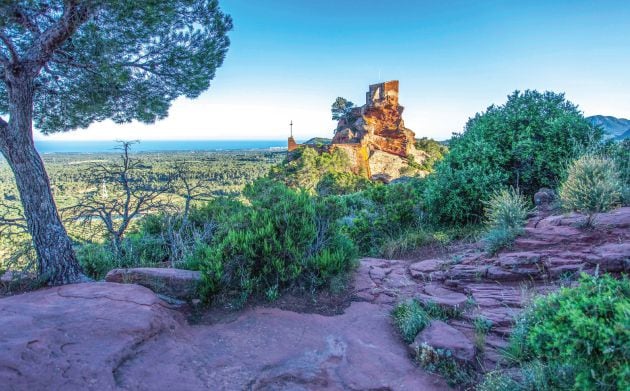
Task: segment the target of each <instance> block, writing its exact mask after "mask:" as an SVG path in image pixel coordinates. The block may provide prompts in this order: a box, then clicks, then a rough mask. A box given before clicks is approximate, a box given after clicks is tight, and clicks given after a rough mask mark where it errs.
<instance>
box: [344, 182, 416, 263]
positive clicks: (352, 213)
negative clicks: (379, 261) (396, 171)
mask: <svg viewBox="0 0 630 391" xmlns="http://www.w3.org/2000/svg"><path fill="white" fill-rule="evenodd" d="M422 189H423V181H422V180H421V179H412V180H410V181H408V182H401V183H391V184H389V185H375V186H373V187H371V188H369V189H367V190H364V191H362V192H359V193H355V194H349V195H346V196H341V197H337V200H338V202H339V203H340V204H341V205H342V206H343V208H344V209H345V217H344V219H343V222H344V230H345V231H346V232H347V233H348V235H349V236H350V238H351V239H352V241H353V242H354V243H355V244H356V245H357V247H358V248H359V251H360V252H361V254H366V255H382V252H383V247H384V246H385V245H386V244H387V243H388V242H389V243H390V244H391V243H392V242H395V241H398V240H401V241H403V240H404V241H407V243H402V247H405V248H407V246H408V244H410V243H412V242H413V243H416V244H420V243H424V239H425V238H424V235H423V233H422V228H423V227H422V220H423V218H424V212H423V211H422ZM394 247H396V245H395V243H394ZM394 252H395V251H394Z"/></svg>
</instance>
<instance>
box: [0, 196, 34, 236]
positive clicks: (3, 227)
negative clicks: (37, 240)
mask: <svg viewBox="0 0 630 391" xmlns="http://www.w3.org/2000/svg"><path fill="white" fill-rule="evenodd" d="M26 232H28V227H27V226H26V220H25V219H24V215H23V214H22V209H20V208H19V207H18V206H17V205H14V204H10V203H7V202H4V201H0V236H4V237H9V236H17V235H22V234H24V233H26Z"/></svg>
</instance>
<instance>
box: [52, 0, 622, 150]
mask: <svg viewBox="0 0 630 391" xmlns="http://www.w3.org/2000/svg"><path fill="white" fill-rule="evenodd" d="M220 4H221V6H222V8H223V9H224V11H225V12H227V13H229V14H231V15H232V17H233V19H234V26H235V27H234V31H233V32H232V33H231V40H232V45H231V48H230V51H229V53H228V56H227V58H226V61H225V63H224V65H223V67H222V68H220V69H219V70H218V72H217V76H216V78H215V80H214V81H213V83H212V86H211V88H210V89H209V90H208V91H207V92H206V93H204V94H203V95H202V96H201V97H200V98H198V99H196V100H186V99H181V100H178V101H176V102H175V103H174V105H173V107H172V108H171V113H170V116H169V118H167V119H166V120H163V121H160V122H158V123H156V124H152V125H142V124H135V123H132V124H127V125H114V124H112V123H111V122H107V121H106V122H103V123H99V124H95V125H93V126H92V127H90V128H89V129H87V130H85V129H84V130H78V131H76V132H71V133H68V134H65V135H56V136H53V138H52V139H74V140H77V139H106V140H109V139H114V138H140V139H282V138H285V137H286V136H287V133H288V123H289V120H293V122H294V123H295V127H294V130H295V135H296V137H297V138H298V139H306V138H310V137H313V136H330V135H331V134H332V129H333V128H334V127H335V124H334V122H333V121H332V120H331V119H330V104H331V103H332V101H333V100H334V99H335V97H337V96H344V97H346V98H348V99H350V100H352V101H353V102H355V103H359V104H361V103H363V100H364V99H365V98H364V97H365V91H366V90H367V86H368V85H369V84H371V83H376V82H378V81H385V80H391V79H398V80H400V102H401V104H402V105H403V106H405V113H404V118H405V123H406V126H407V127H409V128H411V129H412V130H414V131H415V132H416V135H417V136H419V137H420V136H428V137H433V138H436V139H446V138H448V137H450V134H451V133H452V132H454V131H461V129H462V128H463V126H464V124H465V122H466V120H467V119H468V118H469V117H471V116H473V115H474V114H475V113H476V112H478V111H482V110H484V109H485V108H486V107H487V106H489V105H490V104H492V103H497V104H501V103H503V102H504V101H505V99H506V96H507V95H508V94H509V93H510V92H512V91H514V90H516V89H519V90H523V89H528V88H529V89H538V90H552V91H556V92H565V93H566V95H567V98H568V99H569V100H571V101H573V102H574V103H576V104H578V105H579V106H580V108H581V109H582V110H583V111H584V113H585V114H586V115H593V114H606V115H615V116H619V117H626V118H627V117H630V1H629V0H625V1H612V0H611V1H605V0H604V1H595V0H591V1H580V0H573V1H564V0H563V1H508V0H504V1H498V0H497V1H483V0H479V1H472V0H471V1H407V0H389V1H384V0H380V1H376V0H363V1H355V0H345V1H344V0H337V1H329V0H319V1H289V0H268V1H262V0H261V1H253V0H220ZM40 138H41V137H40ZM48 138H49V139H51V138H50V137H48Z"/></svg>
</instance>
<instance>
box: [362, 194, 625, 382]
mask: <svg viewBox="0 0 630 391" xmlns="http://www.w3.org/2000/svg"><path fill="white" fill-rule="evenodd" d="M541 206H545V207H544V208H542V209H541V212H540V213H539V214H538V215H537V216H536V217H534V218H532V219H530V220H529V221H528V224H527V226H526V228H525V233H524V234H523V235H522V236H520V237H519V238H517V239H516V241H515V243H514V245H513V246H512V247H511V248H508V249H505V250H503V251H500V252H499V253H498V254H496V255H495V256H488V255H487V254H486V253H485V252H484V251H483V248H482V246H481V245H480V244H479V243H475V244H470V245H466V246H461V247H459V248H457V249H456V251H454V252H451V253H449V254H445V256H443V257H442V258H435V256H433V257H431V258H428V259H420V260H414V261H402V260H384V259H375V258H368V259H364V260H363V261H362V265H361V267H360V268H359V270H358V271H357V275H356V278H355V298H356V300H365V301H368V302H377V303H385V304H391V305H393V304H395V303H397V302H400V301H403V300H408V299H409V298H415V299H417V300H420V301H421V302H425V303H427V302H433V303H435V304H438V305H440V306H442V307H445V308H446V309H457V310H458V311H461V314H462V315H461V317H460V318H458V319H452V320H449V321H448V325H449V326H450V327H452V328H454V329H457V330H458V331H459V333H458V334H457V335H458V337H457V338H456V339H457V340H458V343H457V346H458V347H457V348H456V349H455V351H454V352H453V353H454V354H455V353H456V351H459V350H460V348H459V346H464V347H466V351H467V352H468V355H466V356H462V357H459V358H458V359H460V360H461V361H468V360H466V359H464V358H465V357H470V355H469V352H470V350H469V347H470V346H472V344H473V341H476V339H477V337H478V336H477V335H476V331H475V326H474V322H475V321H479V320H480V319H482V320H484V321H487V322H488V324H489V325H490V330H489V332H488V334H487V335H486V336H485V337H484V338H483V341H484V342H483V346H480V347H478V349H479V348H480V351H479V352H477V355H476V357H475V362H476V361H477V360H478V362H479V363H478V366H479V368H480V369H483V370H491V369H493V368H495V367H496V366H497V365H499V364H501V362H502V360H503V358H502V355H501V353H500V352H501V349H503V348H504V347H505V346H506V343H507V342H506V341H507V336H508V335H509V334H510V332H511V330H512V327H513V324H514V318H515V317H516V316H517V315H518V314H519V313H520V312H521V311H522V309H523V307H524V305H525V304H526V303H527V302H529V301H530V300H531V298H532V297H533V296H535V295H538V294H545V293H549V292H551V291H553V290H555V289H557V288H558V287H559V286H560V285H561V284H567V283H572V282H573V281H575V280H576V278H577V277H578V275H579V273H582V272H583V273H595V272H596V271H597V272H600V273H601V272H610V273H628V272H629V271H630V229H629V228H630V207H625V208H619V209H617V210H614V211H612V212H610V213H602V214H599V215H597V216H596V228H595V229H582V228H579V226H580V224H581V223H582V222H583V220H584V218H585V216H583V215H579V214H570V215H558V216H548V215H547V213H548V212H547V209H546V205H541ZM438 326H439V327H438ZM435 328H438V329H439V331H440V333H442V332H445V333H446V331H448V332H450V333H451V334H453V332H452V330H450V329H447V328H445V327H444V325H443V324H441V323H436V325H435ZM445 330H446V331H445ZM434 331H435V330H434ZM436 333H437V331H436ZM433 334H434V333H433V332H431V333H429V335H433ZM462 335H463V336H465V338H466V339H467V340H468V341H466V340H462V339H461V336H462ZM440 338H441V337H440ZM440 338H427V337H426V335H422V336H420V335H419V336H418V338H417V340H416V342H415V346H414V345H412V346H411V347H410V348H411V349H414V347H417V346H418V344H419V343H422V342H424V343H427V344H429V345H432V347H434V348H436V349H446V348H447V347H446V346H445V344H446V343H448V341H442V340H440ZM453 339H454V340H455V338H454V337H453Z"/></svg>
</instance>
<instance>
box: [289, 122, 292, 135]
mask: <svg viewBox="0 0 630 391" xmlns="http://www.w3.org/2000/svg"><path fill="white" fill-rule="evenodd" d="M289 126H291V137H293V120H291V122H290V123H289Z"/></svg>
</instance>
